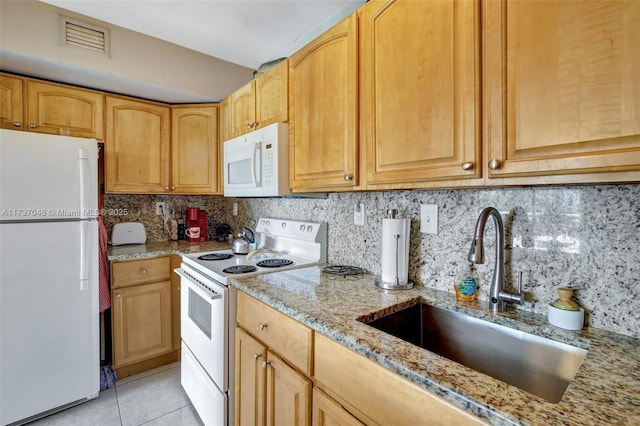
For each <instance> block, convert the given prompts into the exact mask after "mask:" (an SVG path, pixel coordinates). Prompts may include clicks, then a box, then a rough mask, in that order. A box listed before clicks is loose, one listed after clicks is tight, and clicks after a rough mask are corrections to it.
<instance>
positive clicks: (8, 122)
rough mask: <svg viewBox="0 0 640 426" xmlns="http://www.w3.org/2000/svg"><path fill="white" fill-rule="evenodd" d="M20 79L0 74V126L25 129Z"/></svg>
mask: <svg viewBox="0 0 640 426" xmlns="http://www.w3.org/2000/svg"><path fill="white" fill-rule="evenodd" d="M22 90H23V89H22V79H21V78H18V77H11V76H8V75H0V128H3V129H13V130H25V127H26V126H25V124H24V104H23V96H22Z"/></svg>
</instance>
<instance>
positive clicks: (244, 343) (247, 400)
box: [234, 328, 267, 426]
mask: <svg viewBox="0 0 640 426" xmlns="http://www.w3.org/2000/svg"><path fill="white" fill-rule="evenodd" d="M235 351H236V353H235V357H236V361H235V394H234V398H235V407H234V410H235V411H234V413H235V414H234V418H235V424H236V426H254V425H264V420H265V390H266V389H265V383H266V382H265V379H266V372H265V368H264V367H263V363H264V362H265V361H266V359H267V350H266V349H265V347H264V346H263V345H262V344H261V343H260V342H259V341H257V340H256V339H254V338H253V337H251V336H249V335H248V334H247V333H246V332H245V331H244V330H243V329H241V328H236V348H235Z"/></svg>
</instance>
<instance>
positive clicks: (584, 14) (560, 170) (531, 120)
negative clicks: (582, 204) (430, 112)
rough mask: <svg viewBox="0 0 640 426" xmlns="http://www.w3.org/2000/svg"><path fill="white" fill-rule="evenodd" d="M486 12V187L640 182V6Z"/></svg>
mask: <svg viewBox="0 0 640 426" xmlns="http://www.w3.org/2000/svg"><path fill="white" fill-rule="evenodd" d="M484 7H485V11H484V13H483V15H484V17H485V31H486V46H485V54H486V57H485V64H486V70H485V81H484V85H485V116H486V135H485V138H486V142H487V143H488V147H487V153H488V158H487V161H488V162H489V163H488V169H489V170H488V179H487V184H503V183H511V182H516V183H568V182H597V181H637V180H640V173H638V172H639V171H640V55H639V54H638V46H640V20H639V17H640V2H638V1H580V2H577V1H554V2H541V1H508V2H498V1H487V2H485V3H484ZM602 172H611V173H606V174H603V173H602ZM554 175H555V176H554ZM539 176H542V177H543V178H536V179H532V178H531V177H539ZM512 177H516V178H520V179H501V178H512Z"/></svg>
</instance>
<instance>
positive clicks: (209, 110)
mask: <svg viewBox="0 0 640 426" xmlns="http://www.w3.org/2000/svg"><path fill="white" fill-rule="evenodd" d="M171 114H172V115H171V176H172V177H171V192H173V193H179V194H214V193H216V192H217V191H218V172H219V170H218V107H217V105H209V106H182V107H173V108H172V110H171Z"/></svg>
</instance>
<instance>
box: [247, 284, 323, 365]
mask: <svg viewBox="0 0 640 426" xmlns="http://www.w3.org/2000/svg"><path fill="white" fill-rule="evenodd" d="M237 319H238V324H239V325H240V326H242V328H244V329H245V330H247V331H248V332H249V333H251V334H253V335H254V336H255V337H257V338H258V339H259V340H260V341H262V342H263V343H264V344H265V345H266V346H268V347H269V348H271V349H272V350H273V351H274V352H276V353H278V354H279V355H280V356H282V357H283V358H285V359H286V360H287V361H289V362H290V363H291V364H292V365H293V366H295V367H296V368H298V369H300V371H302V372H304V373H305V374H307V375H309V376H311V375H312V351H311V348H312V347H313V330H311V329H310V328H308V327H306V326H304V325H303V324H300V323H299V322H297V321H296V320H294V319H292V318H290V317H288V316H286V315H284V314H282V313H280V312H278V311H276V310H275V309H273V308H271V307H269V306H267V305H265V304H264V303H262V302H260V301H258V300H256V299H254V298H253V297H251V296H248V295H247V294H245V293H243V292H238V313H237Z"/></svg>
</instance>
